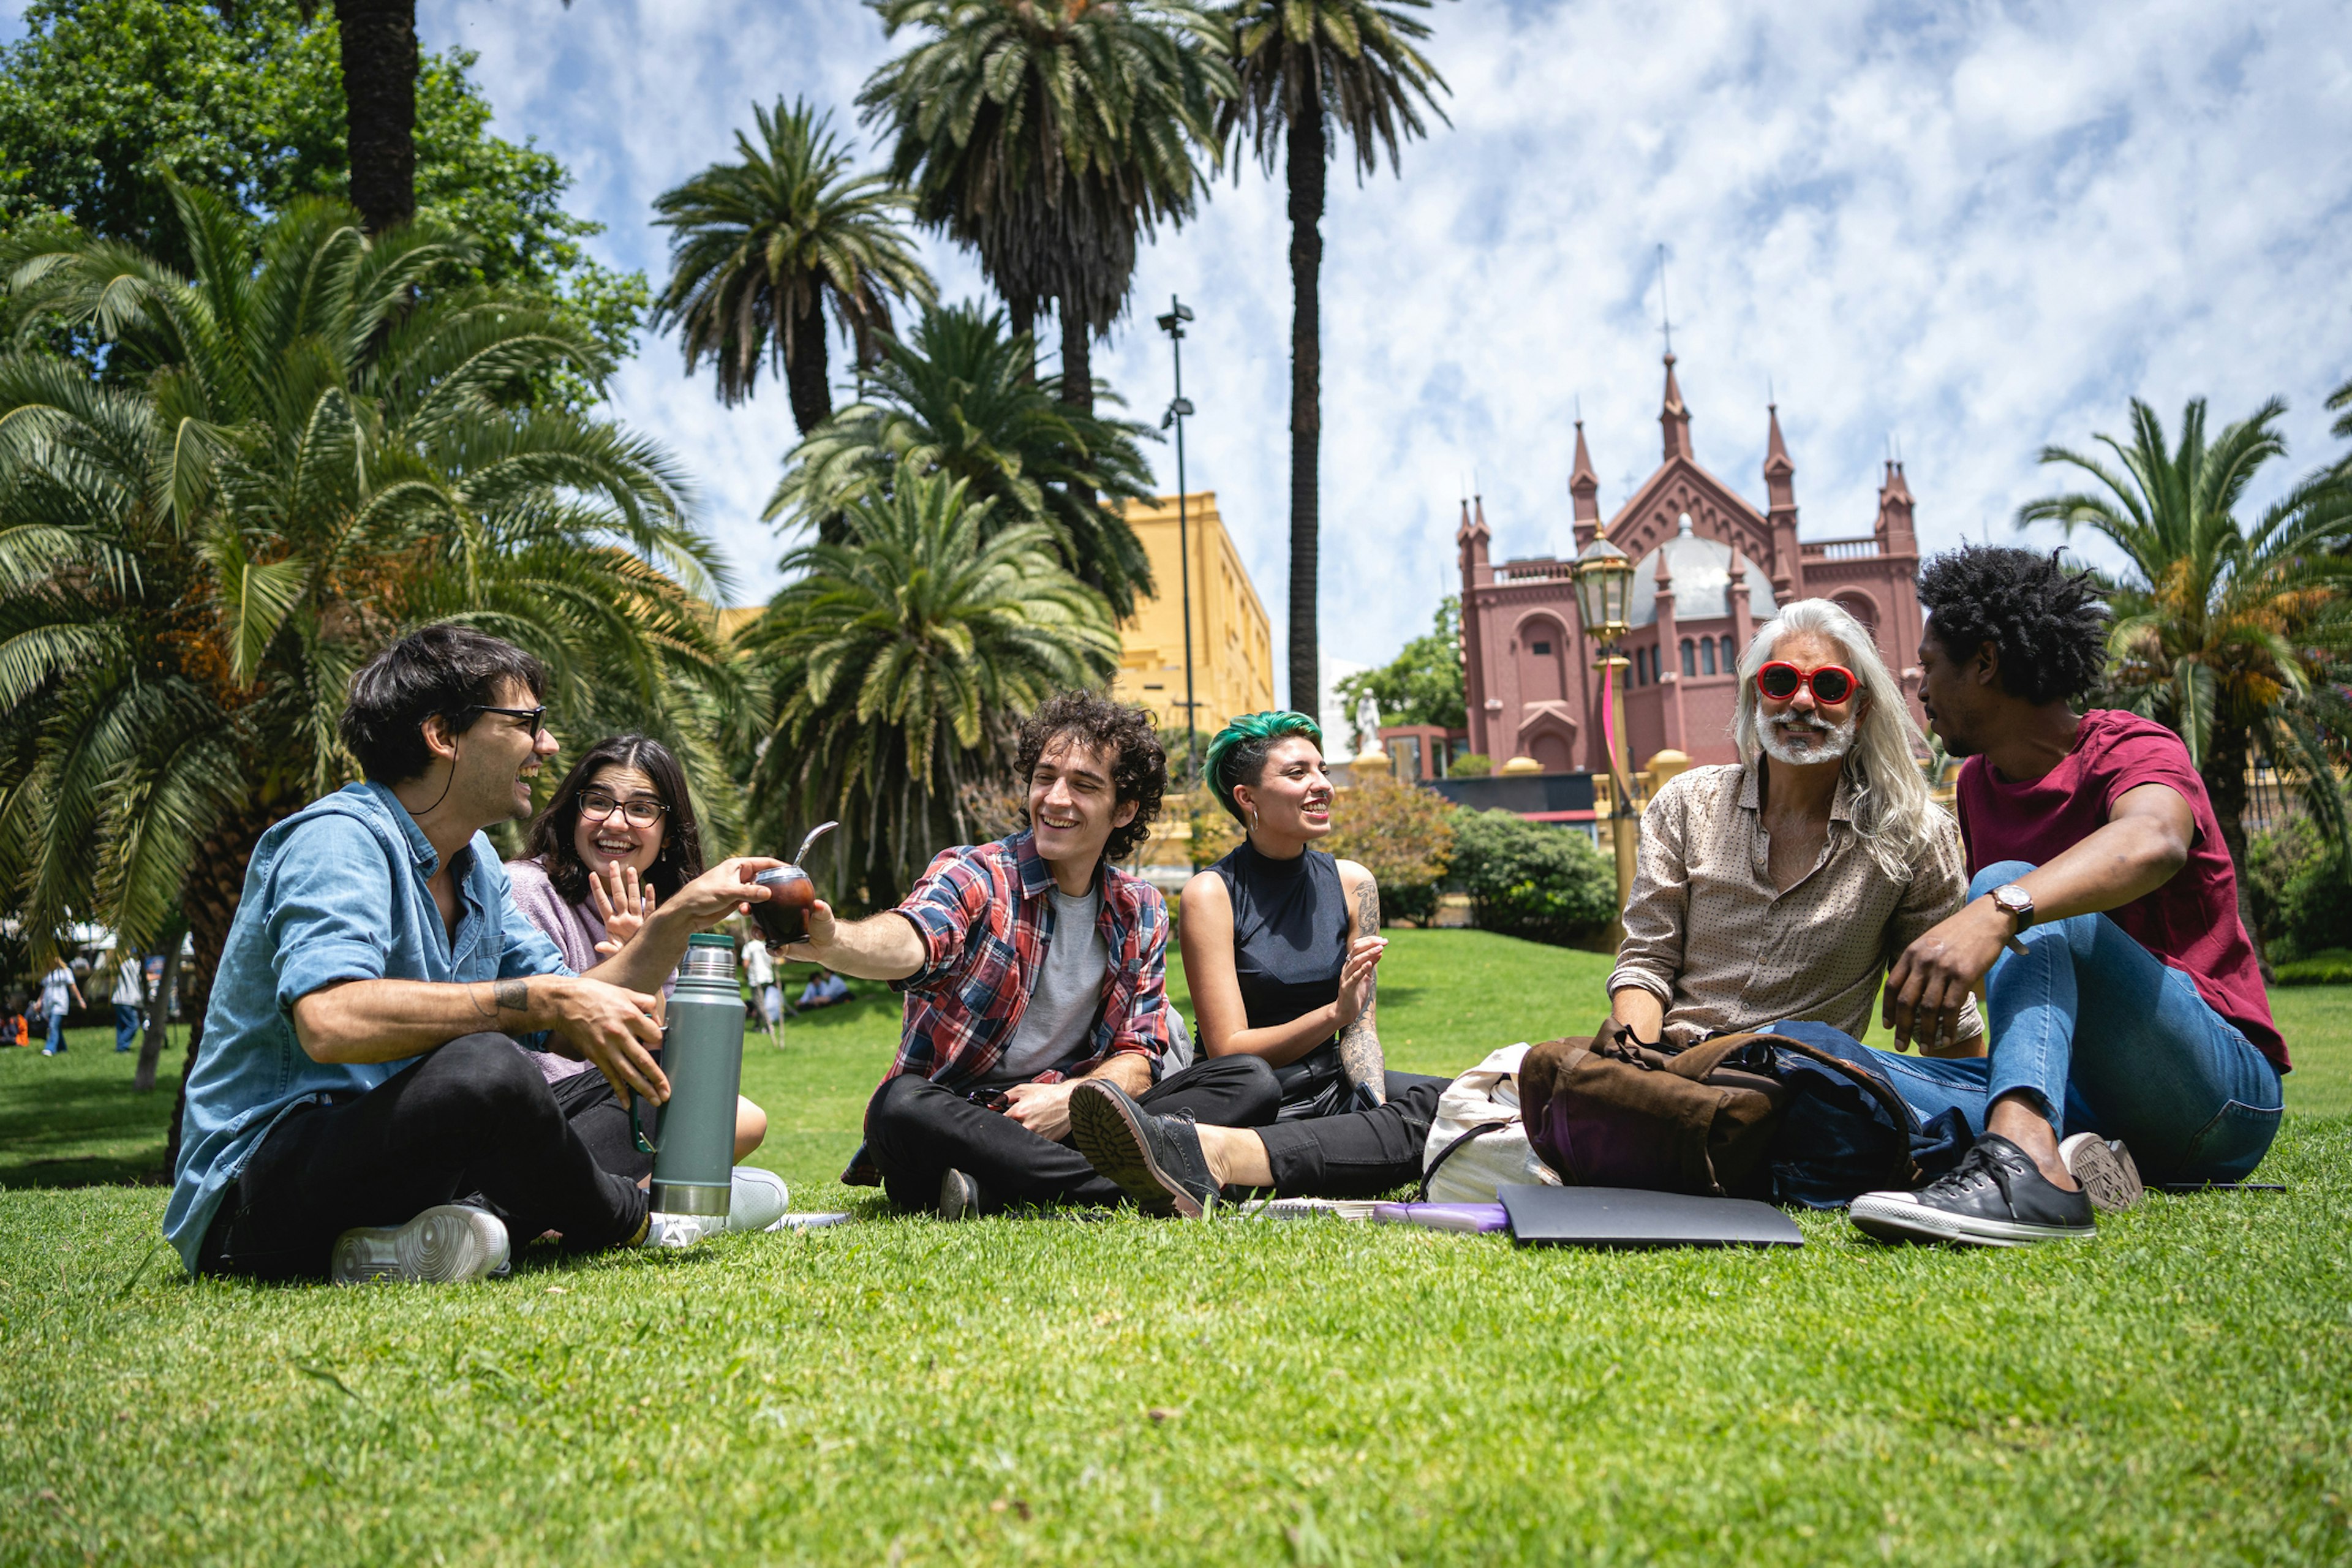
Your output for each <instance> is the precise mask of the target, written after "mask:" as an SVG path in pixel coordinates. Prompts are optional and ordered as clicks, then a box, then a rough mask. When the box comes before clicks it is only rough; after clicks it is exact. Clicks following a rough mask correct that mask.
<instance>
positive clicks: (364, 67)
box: [335, 0, 416, 234]
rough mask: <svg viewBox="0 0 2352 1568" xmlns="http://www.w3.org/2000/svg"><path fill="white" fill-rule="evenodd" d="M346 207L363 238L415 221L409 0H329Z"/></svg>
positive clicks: (413, 53) (413, 23)
mask: <svg viewBox="0 0 2352 1568" xmlns="http://www.w3.org/2000/svg"><path fill="white" fill-rule="evenodd" d="M335 24H336V27H337V29H338V30H339V32H340V33H341V40H342V53H343V115H344V123H345V125H346V127H347V135H348V137H349V141H350V148H351V165H352V205H353V206H355V207H357V208H359V209H360V216H362V217H363V218H364V219H365V220H366V221H367V226H368V232H369V233H370V234H382V233H383V231H384V230H385V229H387V228H390V227H391V226H394V224H401V223H406V222H407V221H408V220H409V219H410V218H413V217H415V216H416V0H335Z"/></svg>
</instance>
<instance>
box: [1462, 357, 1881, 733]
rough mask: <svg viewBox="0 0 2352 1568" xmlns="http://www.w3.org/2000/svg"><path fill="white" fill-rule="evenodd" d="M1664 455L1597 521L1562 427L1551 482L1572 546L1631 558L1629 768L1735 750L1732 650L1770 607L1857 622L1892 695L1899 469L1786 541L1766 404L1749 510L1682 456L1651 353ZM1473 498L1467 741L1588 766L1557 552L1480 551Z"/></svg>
mask: <svg viewBox="0 0 2352 1568" xmlns="http://www.w3.org/2000/svg"><path fill="white" fill-rule="evenodd" d="M1665 364H1666V388H1665V405H1664V408H1662V409H1661V410H1660V411H1659V414H1658V424H1659V426H1660V427H1661V429H1662V430H1663V432H1664V457H1663V459H1662V460H1661V461H1660V463H1659V465H1658V468H1657V471H1656V472H1654V473H1653V474H1652V475H1651V476H1650V477H1649V478H1648V479H1645V480H1644V481H1643V483H1642V484H1641V486H1640V487H1639V488H1637V489H1635V490H1634V492H1633V495H1632V496H1631V497H1630V498H1629V499H1628V500H1626V502H1625V504H1624V505H1623V506H1622V507H1620V508H1619V509H1618V510H1617V512H1616V515H1614V516H1613V517H1612V518H1610V519H1609V520H1608V521H1607V522H1606V523H1603V522H1602V521H1601V501H1600V498H1601V481H1600V480H1599V479H1596V478H1595V477H1594V475H1593V471H1592V458H1591V453H1590V452H1588V451H1587V450H1586V449H1585V444H1584V422H1583V421H1582V420H1579V421H1577V425H1576V463H1575V468H1574V471H1573V472H1572V473H1571V474H1570V476H1569V481H1568V489H1569V493H1570V496H1571V497H1572V498H1573V499H1574V502H1575V509H1576V547H1577V549H1578V550H1579V551H1581V550H1582V549H1583V548H1584V547H1585V546H1586V545H1588V544H1590V543H1591V542H1592V540H1593V537H1594V536H1595V535H1596V534H1597V533H1601V532H1603V531H1605V532H1606V533H1607V535H1608V537H1609V539H1610V541H1611V542H1612V543H1614V544H1615V545H1616V546H1617V547H1618V548H1619V549H1621V550H1622V551H1624V552H1625V553H1626V554H1628V555H1630V556H1632V557H1633V559H1634V561H1635V563H1636V565H1635V568H1634V573H1633V606H1632V610H1631V613H1630V616H1629V617H1628V618H1629V619H1630V620H1631V621H1632V622H1633V631H1632V632H1631V633H1630V634H1629V635H1628V636H1627V637H1626V639H1625V645H1624V649H1623V652H1624V655H1625V657H1626V658H1629V659H1631V660H1633V668H1631V669H1630V670H1628V671H1627V672H1626V674H1625V677H1624V680H1625V686H1624V689H1623V690H1622V697H1623V700H1624V704H1625V711H1624V713H1623V714H1622V715H1621V716H1620V717H1619V720H1618V722H1619V725H1620V727H1621V729H1622V731H1623V732H1624V734H1625V737H1626V741H1627V745H1626V748H1625V750H1626V753H1627V755H1628V757H1629V758H1630V759H1631V760H1632V763H1633V766H1634V767H1636V768H1639V767H1642V766H1643V765H1644V764H1645V763H1647V762H1648V760H1649V758H1650V757H1651V756H1653V755H1654V754H1655V753H1656V752H1660V751H1664V750H1666V749H1668V748H1672V749H1674V750H1676V751H1680V752H1686V753H1688V754H1689V756H1690V758H1691V760H1692V761H1693V762H1694V763H1727V762H1736V761H1738V753H1737V752H1736V751H1735V750H1734V748H1733V745H1732V742H1731V734H1730V726H1731V715H1732V692H1733V687H1734V685H1735V683H1736V677H1735V676H1734V674H1733V670H1734V668H1735V667H1736V666H1737V665H1738V657H1739V652H1740V650H1741V649H1743V648H1745V647H1747V646H1748V638H1749V637H1750V636H1751V635H1753V633H1754V631H1755V628H1756V627H1757V626H1759V624H1761V623H1762V622H1765V621H1768V620H1769V619H1770V618H1771V617H1772V613H1773V608H1774V606H1775V605H1782V604H1787V603H1790V602H1791V601H1793V600H1797V599H1807V598H1824V599H1831V600H1834V601H1835V602H1836V603H1837V604H1839V605H1843V607H1844V608H1846V609H1847V610H1849V611H1851V612H1852V613H1853V616H1854V617H1855V619H1857V620H1859V621H1861V622H1862V624H1863V625H1864V626H1868V627H1870V628H1871V630H1872V633H1873V635H1874V637H1876V639H1877V642H1878V651H1879V653H1880V656H1881V657H1883V658H1885V660H1886V662H1887V665H1888V667H1889V668H1893V669H1895V670H1898V671H1901V672H1902V673H1903V678H1904V687H1905V689H1906V690H1909V689H1911V688H1912V687H1913V685H1914V683H1915V681H1916V675H1915V674H1914V673H1913V672H1912V669H1911V664H1912V659H1913V650H1914V649H1915V648H1916V647H1917V646H1918V641H1919V627H1920V620H1921V616H1920V612H1919V600H1918V596H1917V595H1916V592H1915V591H1914V588H1913V583H1914V581H1915V579H1916V576H1917V574H1918V570H1919V546H1918V536H1917V534H1916V531H1914V529H1913V526H1912V500H1911V491H1910V489H1909V487H1908V486H1906V484H1905V483H1904V479H1903V466H1902V465H1901V464H1900V463H1889V464H1887V465H1886V472H1885V477H1884V482H1883V483H1882V485H1881V487H1880V489H1879V492H1878V520H1877V522H1876V524H1875V526H1874V528H1873V529H1872V531H1870V532H1868V533H1866V534H1860V535H1855V536H1853V537H1851V538H1844V539H1807V540H1800V539H1799V538H1798V537H1797V500H1796V484H1795V476H1796V471H1797V469H1796V465H1795V464H1794V463H1792V462H1790V459H1789V448H1788V446H1787V444H1786V443H1785V442H1783V441H1782V440H1781V438H1780V410H1779V407H1778V406H1777V405H1772V406H1769V407H1768V408H1767V410H1766V416H1765V417H1766V421H1767V425H1768V431H1769V439H1768V441H1767V444H1766V451H1765V458H1764V489H1765V504H1764V507H1763V508H1762V510H1759V509H1758V508H1757V507H1756V506H1755V505H1753V504H1752V503H1751V502H1749V501H1748V500H1747V499H1746V498H1745V497H1743V496H1742V495H1740V494H1739V493H1738V491H1737V490H1735V489H1732V488H1731V487H1730V486H1729V485H1727V484H1726V483H1725V482H1724V481H1723V480H1721V479H1717V477H1716V476H1715V475H1713V474H1711V473H1709V472H1708V471H1707V470H1706V469H1705V468H1701V467H1699V464H1698V460H1697V458H1696V457H1694V456H1693V455H1692V451H1691V437H1690V426H1691V414H1690V410H1689V408H1688V407H1686V406H1685V405H1684V403H1683V395H1682V389H1681V387H1679V386H1678V385H1677V384H1675V356H1674V355H1673V354H1671V353H1669V354H1668V355H1666V359H1665ZM1488 537H1489V535H1488V532H1487V528H1486V507H1485V504H1484V503H1483V502H1481V503H1479V505H1478V507H1477V509H1476V510H1475V514H1474V512H1473V511H1472V510H1471V508H1469V507H1467V506H1465V507H1464V509H1463V514H1462V526H1461V529H1460V531H1459V532H1458V533H1457V534H1456V535H1455V538H1456V541H1457V542H1458V543H1459V544H1460V546H1461V563H1462V635H1463V643H1464V665H1465V675H1466V679H1467V685H1468V691H1467V694H1466V695H1467V696H1468V699H1469V710H1470V713H1469V717H1470V749H1471V750H1472V751H1474V752H1484V753H1486V755H1488V756H1490V757H1492V758H1494V759H1495V763H1496V766H1497V767H1498V768H1499V767H1500V766H1501V764H1502V763H1503V762H1504V761H1505V760H1506V759H1507V758H1511V757H1520V756H1525V757H1532V758H1534V759H1535V760H1536V761H1537V762H1538V763H1540V764H1542V766H1543V769H1544V771H1546V772H1548V773H1565V772H1569V771H1571V770H1574V769H1578V768H1591V769H1593V770H1595V771H1605V770H1606V768H1607V767H1608V759H1607V755H1606V752H1604V750H1603V742H1602V740H1601V723H1600V710H1601V687H1600V676H1599V673H1598V672H1597V671H1596V670H1595V669H1594V668H1592V661H1593V658H1594V654H1595V651H1596V650H1595V649H1594V647H1593V646H1592V645H1591V643H1589V642H1587V641H1586V640H1585V639H1584V637H1583V628H1582V626H1581V623H1580V618H1579V616H1578V614H1577V606H1576V584H1575V581H1574V578H1573V576H1572V574H1571V568H1572V565H1573V563H1571V562H1567V561H1559V560H1555V559H1553V558H1551V557H1549V556H1542V557H1537V558H1534V559H1530V560H1522V561H1504V562H1500V563H1490V562H1489V561H1488V560H1487V558H1486V545H1487V540H1488Z"/></svg>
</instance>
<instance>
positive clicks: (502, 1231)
mask: <svg viewBox="0 0 2352 1568" xmlns="http://www.w3.org/2000/svg"><path fill="white" fill-rule="evenodd" d="M507 1252H508V1247H507V1227H506V1224H505V1222H504V1221H502V1220H500V1219H499V1217H498V1216H497V1215H489V1214H484V1213H483V1212H482V1211H481V1210H480V1209H477V1208H467V1206H466V1205H463V1204H436V1205H434V1206H433V1207H431V1208H429V1209H426V1210H425V1212H424V1213H423V1214H420V1215H417V1216H416V1217H415V1219H412V1220H410V1221H409V1222H408V1223H407V1224H406V1225H395V1226H361V1227H359V1228H358V1229H355V1230H347V1231H345V1232H343V1234H342V1235H341V1236H339V1237H335V1251H334V1261H333V1262H332V1263H331V1265H330V1266H329V1268H328V1278H329V1279H332V1280H333V1281H334V1282H335V1283H336V1284H338V1285H361V1284H364V1283H366V1282H367V1281H369V1280H371V1279H396V1280H402V1281H404V1282H406V1283H409V1284H424V1285H456V1284H460V1283H463V1282H464V1281H466V1280H468V1279H480V1278H482V1276H484V1275H486V1274H491V1273H495V1272H497V1271H498V1270H499V1269H500V1268H505V1267H506V1263H507Z"/></svg>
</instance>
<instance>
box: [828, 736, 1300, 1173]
mask: <svg viewBox="0 0 2352 1568" xmlns="http://www.w3.org/2000/svg"><path fill="white" fill-rule="evenodd" d="M1019 759H1020V760H1019V764H1018V765H1019V769H1020V773H1021V776H1022V777H1023V779H1024V781H1025V782H1026V784H1027V786H1028V810H1027V815H1028V819H1029V826H1027V827H1026V828H1024V829H1023V830H1022V831H1021V832H1018V833H1015V834H1013V835H1012V836H1010V837H1005V838H1000V839H998V840H996V841H995V842H994V843H992V844H982V845H978V846H967V847H960V848H955V849H948V850H943V851H941V852H940V855H939V856H938V858H935V859H934V860H933V861H932V862H931V866H930V869H929V871H928V872H926V873H925V874H924V877H923V879H922V880H921V881H920V882H919V883H918V884H917V885H916V887H915V889H914V891H913V892H911V893H909V894H908V896H907V898H906V900H905V901H903V902H902V903H900V904H899V905H898V908H896V909H894V910H887V911H885V912H884V913H882V914H878V915H876V916H874V917H872V918H871V919H868V920H863V921H836V920H835V918H834V913H833V910H832V909H831V908H830V907H829V906H827V905H826V904H825V903H824V901H823V900H819V901H818V902H817V903H816V904H815V905H814V906H813V907H812V908H811V910H810V911H809V917H808V923H809V936H808V940H807V941H806V942H796V943H793V945H792V946H791V947H789V948H787V949H786V950H785V953H784V955H785V956H786V957H789V958H793V959H797V960H801V961H803V962H814V963H822V964H824V966H825V967H826V968H828V969H831V970H834V971H835V972H837V973H843V974H854V975H857V976H859V977H861V978H863V979H867V980H887V981H889V982H890V983H891V984H892V985H894V986H895V987H897V988H898V989H899V990H901V991H903V992H905V993H906V996H907V1013H906V1025H905V1029H904V1033H903V1035H902V1036H901V1038H900V1041H899V1046H898V1058H897V1059H896V1060H895V1061H893V1062H892V1064H891V1066H890V1070H889V1072H888V1073H887V1074H886V1075H885V1076H884V1078H883V1080H882V1085H881V1087H880V1088H879V1089H877V1090H875V1093H874V1098H873V1100H871V1101H870V1102H868V1104H867V1105H866V1145H865V1147H864V1148H863V1149H862V1150H861V1151H860V1152H859V1154H858V1155H857V1156H856V1157H854V1158H853V1159H852V1161H851V1166H850V1170H849V1171H848V1173H845V1176H844V1180H845V1181H848V1182H851V1183H853V1184H856V1183H861V1182H862V1183H866V1184H871V1183H872V1182H874V1181H876V1180H877V1179H878V1180H879V1181H880V1183H881V1184H882V1185H883V1187H884V1188H885V1189H886V1190H887V1192H888V1194H889V1195H890V1197H891V1200H892V1201H893V1202H895V1203H896V1204H898V1205H899V1206H901V1207H903V1208H909V1209H919V1208H929V1209H932V1210H934V1211H935V1212H936V1213H937V1214H938V1215H940V1217H941V1218H943V1219H961V1218H964V1217H966V1216H968V1215H975V1214H982V1213H992V1212H995V1211H997V1210H1000V1209H1003V1208H1006V1207H1009V1206H1012V1205H1019V1204H1039V1203H1057V1202H1076V1203H1095V1204H1108V1203H1116V1202H1117V1201H1118V1198H1119V1189H1118V1186H1117V1185H1115V1184H1113V1183H1111V1182H1110V1181H1109V1180H1108V1179H1107V1178H1105V1177H1103V1176H1101V1175H1099V1174H1097V1173H1096V1171H1095V1170H1094V1168H1093V1167H1092V1166H1091V1165H1089V1164H1088V1163H1087V1160H1086V1158H1085V1156H1083V1155H1081V1154H1080V1153H1079V1152H1077V1151H1076V1149H1075V1148H1073V1147H1072V1146H1071V1145H1070V1142H1069V1133H1070V1103H1071V1096H1072V1093H1073V1091H1074V1090H1076V1089H1077V1088H1079V1087H1080V1086H1081V1085H1082V1084H1084V1083H1088V1082H1095V1081H1101V1082H1108V1083H1115V1084H1117V1085H1118V1087H1119V1088H1120V1089H1122V1090H1123V1091H1125V1092H1126V1093H1128V1094H1129V1095H1132V1096H1135V1097H1136V1098H1137V1099H1138V1100H1140V1101H1141V1102H1142V1103H1143V1104H1144V1105H1146V1106H1148V1107H1150V1108H1151V1109H1153V1110H1163V1111H1168V1112H1171V1113H1174V1112H1188V1113H1190V1114H1192V1115H1193V1116H1196V1117H1198V1118H1199V1119H1200V1120H1202V1121H1222V1122H1229V1123H1230V1122H1242V1123H1255V1122H1260V1121H1273V1120H1274V1116H1275V1111H1276V1105H1277V1102H1278V1100H1279V1097H1280V1093H1279V1090H1278V1089H1277V1088H1276V1083H1275V1078H1274V1072H1273V1069H1272V1068H1269V1067H1267V1065H1266V1064H1265V1061H1264V1060H1263V1059H1262V1058H1257V1057H1254V1056H1237V1057H1226V1058H1222V1059H1220V1060H1216V1061H1208V1062H1202V1063H1200V1064H1199V1065H1197V1066H1194V1067H1192V1068H1182V1065H1181V1064H1182V1061H1183V1058H1184V1055H1185V1051H1186V1047H1187V1045H1188V1042H1186V1041H1185V1040H1184V1038H1183V1037H1182V1034H1181V1030H1182V1027H1183V1026H1182V1022H1181V1020H1180V1019H1179V1018H1178V1017H1177V1016H1176V1014H1175V1011H1174V1010H1173V1009H1172V1008H1171V1007H1170V1006H1169V1005H1168V1001H1167V994H1166V984H1167V950H1168V910H1167V906H1166V904H1164V903H1163V902H1162V901H1161V900H1160V892H1159V889H1156V888H1154V887H1152V886H1151V885H1150V883H1149V882H1146V881H1144V880H1142V879H1140V878H1138V877H1133V876H1129V874H1128V873H1126V872H1124V871H1121V870H1120V869H1118V867H1117V866H1115V865H1113V864H1112V862H1113V861H1116V860H1119V859H1122V858H1126V857H1127V856H1129V855H1130V854H1132V853H1133V852H1134V850H1135V848H1136V847H1137V846H1138V845H1139V844H1141V843H1142V842H1143V839H1144V837H1145V834H1146V831H1147V829H1148V827H1149V826H1150V822H1151V819H1152V818H1153V816H1156V815H1157V814H1158V812H1159V810H1160V794H1161V792H1162V791H1163V790H1164V789H1165V788H1166V786H1167V782H1168V762H1167V757H1166V756H1165V754H1164V753H1163V752H1161V751H1160V741H1159V737H1158V735H1157V734H1156V733H1155V732H1154V731H1153V729H1152V724H1151V720H1150V715H1148V714H1146V713H1143V712H1141V711H1140V710H1136V709H1131V708H1123V707H1120V706H1118V704H1116V703H1113V702H1111V701H1109V700H1108V699H1105V698H1103V697H1099V696H1097V695H1094V694H1092V693H1087V692H1074V693H1068V694H1065V695H1063V696H1060V697H1056V698H1054V699H1053V700H1050V701H1048V702H1046V703H1045V705H1044V706H1043V707H1041V708H1040V709H1039V710H1037V713H1036V714H1035V716H1034V717H1033V718H1032V719H1030V720H1029V721H1028V722H1027V723H1025V724H1024V725H1023V726H1022V729H1021V739H1020V747H1019ZM1180 1069H1181V1070H1180Z"/></svg>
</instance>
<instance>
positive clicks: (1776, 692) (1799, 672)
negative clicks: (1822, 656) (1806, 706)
mask: <svg viewBox="0 0 2352 1568" xmlns="http://www.w3.org/2000/svg"><path fill="white" fill-rule="evenodd" d="M1801 686H1807V687H1811V689H1812V692H1813V700H1814V701H1816V702H1818V703H1820V704H1821V705H1822V707H1824V708H1835V707H1837V706H1838V705H1839V704H1840V703H1842V702H1843V701H1845V700H1847V699H1848V698H1850V697H1852V696H1853V688H1854V679H1853V671H1852V670H1850V669H1848V668H1846V667H1845V666H1843V665H1842V664H1825V665H1823V666H1822V667H1821V668H1819V669H1799V668H1797V667H1796V666H1795V665H1793V664H1790V663H1787V662H1786V661H1784V660H1781V659H1774V660H1773V661H1772V662H1771V663H1770V664H1768V665H1766V666H1765V667H1764V668H1761V669H1759V670H1758V671H1757V672H1756V689H1757V690H1759V691H1760V692H1762V693H1763V694H1764V695H1765V696H1767V697H1769V698H1770V699H1771V700H1773V701H1775V702H1786V701H1788V700H1790V698H1792V697H1794V696H1796V694H1797V688H1799V687H1801Z"/></svg>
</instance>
